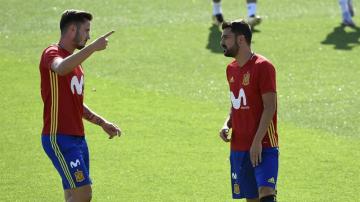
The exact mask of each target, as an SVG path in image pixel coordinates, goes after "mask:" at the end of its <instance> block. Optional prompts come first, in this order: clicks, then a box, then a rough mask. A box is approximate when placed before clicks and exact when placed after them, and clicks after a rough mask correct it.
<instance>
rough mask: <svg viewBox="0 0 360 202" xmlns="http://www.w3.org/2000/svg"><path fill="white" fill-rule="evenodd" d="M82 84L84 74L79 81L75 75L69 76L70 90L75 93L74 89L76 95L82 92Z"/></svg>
mask: <svg viewBox="0 0 360 202" xmlns="http://www.w3.org/2000/svg"><path fill="white" fill-rule="evenodd" d="M83 86H84V76H81V79H80V81H79V79H78V77H77V76H73V77H72V78H71V83H70V88H71V92H72V93H73V94H75V91H76V93H77V94H78V95H82V93H83Z"/></svg>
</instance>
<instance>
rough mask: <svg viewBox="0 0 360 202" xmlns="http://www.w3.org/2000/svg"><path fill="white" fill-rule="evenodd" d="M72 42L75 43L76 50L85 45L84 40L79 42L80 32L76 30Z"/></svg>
mask: <svg viewBox="0 0 360 202" xmlns="http://www.w3.org/2000/svg"><path fill="white" fill-rule="evenodd" d="M74 43H75V46H76V49H78V50H81V49H83V48H84V47H85V44H86V41H85V42H84V44H80V43H81V40H80V34H79V32H78V31H76V35H75V39H74Z"/></svg>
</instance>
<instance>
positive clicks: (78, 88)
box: [39, 45, 84, 136]
mask: <svg viewBox="0 0 360 202" xmlns="http://www.w3.org/2000/svg"><path fill="white" fill-rule="evenodd" d="M69 55H71V54H70V53H69V52H67V51H66V50H65V49H63V48H61V47H59V46H58V45H51V46H49V47H48V48H46V49H45V50H44V52H43V53H42V56H41V61H40V65H39V68H40V76H41V97H42V100H43V102H44V113H43V122H44V126H43V130H42V134H43V135H49V134H51V135H55V134H62V135H75V136H84V125H83V122H82V116H83V95H84V74H83V70H82V67H81V65H78V66H77V67H76V68H74V69H73V71H72V72H70V73H68V74H67V75H64V76H60V75H58V74H56V73H55V72H54V71H52V70H51V64H52V63H53V61H54V59H55V58H66V57H67V56H69Z"/></svg>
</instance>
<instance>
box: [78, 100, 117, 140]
mask: <svg viewBox="0 0 360 202" xmlns="http://www.w3.org/2000/svg"><path fill="white" fill-rule="evenodd" d="M83 106H84V113H83V118H84V119H86V120H87V121H89V122H91V123H93V124H96V125H99V126H101V127H102V128H103V130H104V131H105V132H106V133H107V134H108V135H109V139H112V138H113V137H114V136H117V135H118V136H120V135H121V129H120V128H119V127H118V126H117V125H115V124H113V123H110V122H108V121H107V120H106V119H104V118H103V117H101V116H99V115H97V114H96V113H95V112H93V111H91V109H89V107H88V106H87V105H86V104H85V103H84V104H83Z"/></svg>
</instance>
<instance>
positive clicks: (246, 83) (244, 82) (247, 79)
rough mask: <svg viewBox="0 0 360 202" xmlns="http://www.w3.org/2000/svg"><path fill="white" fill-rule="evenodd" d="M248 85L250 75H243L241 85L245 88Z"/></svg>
mask: <svg viewBox="0 0 360 202" xmlns="http://www.w3.org/2000/svg"><path fill="white" fill-rule="evenodd" d="M249 83H250V73H249V72H247V73H246V74H244V77H243V82H242V85H244V86H247V85H249Z"/></svg>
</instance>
